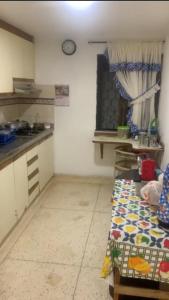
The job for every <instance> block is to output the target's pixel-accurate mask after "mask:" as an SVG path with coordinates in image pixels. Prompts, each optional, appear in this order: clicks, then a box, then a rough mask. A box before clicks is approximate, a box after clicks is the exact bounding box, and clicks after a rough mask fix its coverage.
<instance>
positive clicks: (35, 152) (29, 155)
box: [26, 146, 38, 162]
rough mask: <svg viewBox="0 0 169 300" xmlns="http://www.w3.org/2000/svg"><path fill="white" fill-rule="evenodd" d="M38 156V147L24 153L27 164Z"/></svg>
mask: <svg viewBox="0 0 169 300" xmlns="http://www.w3.org/2000/svg"><path fill="white" fill-rule="evenodd" d="M36 155H38V147H37V146H36V147H34V148H32V149H31V150H29V151H28V152H27V153H26V157H27V162H28V161H30V160H31V159H32V158H33V157H35V156H36Z"/></svg>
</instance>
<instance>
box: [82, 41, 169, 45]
mask: <svg viewBox="0 0 169 300" xmlns="http://www.w3.org/2000/svg"><path fill="white" fill-rule="evenodd" d="M145 42H146V41H145ZM147 42H150V41H147ZM110 43H111V42H110ZM162 43H165V41H162ZM88 44H108V42H107V41H88Z"/></svg>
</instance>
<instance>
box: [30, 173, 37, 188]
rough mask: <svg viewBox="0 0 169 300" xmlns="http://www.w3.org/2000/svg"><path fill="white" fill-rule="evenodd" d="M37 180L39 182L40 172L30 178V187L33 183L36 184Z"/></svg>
mask: <svg viewBox="0 0 169 300" xmlns="http://www.w3.org/2000/svg"><path fill="white" fill-rule="evenodd" d="M36 182H39V173H38V174H36V175H35V176H34V177H32V178H31V179H30V180H28V187H29V189H30V188H31V187H33V185H34V184H35V183H36Z"/></svg>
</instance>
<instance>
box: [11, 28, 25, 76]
mask: <svg viewBox="0 0 169 300" xmlns="http://www.w3.org/2000/svg"><path fill="white" fill-rule="evenodd" d="M10 40H11V58H12V78H13V77H14V78H23V77H24V72H23V49H22V48H23V46H22V43H23V42H22V40H23V39H22V38H20V37H19V36H17V35H14V34H11V39H10Z"/></svg>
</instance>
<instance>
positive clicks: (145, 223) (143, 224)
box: [138, 220, 151, 229]
mask: <svg viewBox="0 0 169 300" xmlns="http://www.w3.org/2000/svg"><path fill="white" fill-rule="evenodd" d="M138 227H139V228H141V229H149V228H151V223H150V222H148V221H144V220H141V221H139V222H138Z"/></svg>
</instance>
